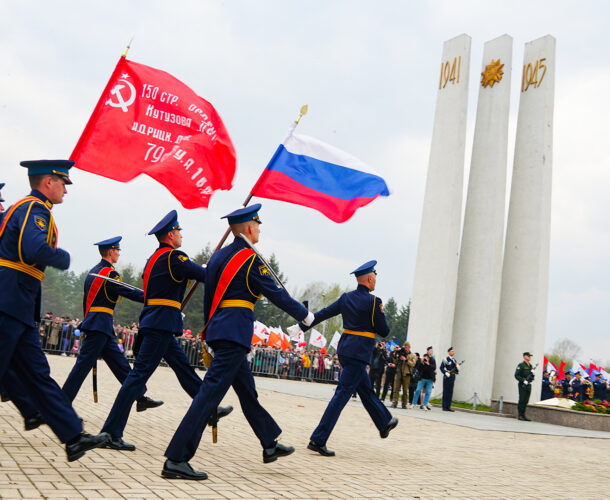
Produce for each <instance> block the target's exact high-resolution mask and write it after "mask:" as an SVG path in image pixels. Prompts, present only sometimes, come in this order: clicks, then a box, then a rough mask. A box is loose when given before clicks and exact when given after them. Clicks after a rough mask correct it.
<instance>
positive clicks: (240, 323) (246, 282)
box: [203, 238, 308, 349]
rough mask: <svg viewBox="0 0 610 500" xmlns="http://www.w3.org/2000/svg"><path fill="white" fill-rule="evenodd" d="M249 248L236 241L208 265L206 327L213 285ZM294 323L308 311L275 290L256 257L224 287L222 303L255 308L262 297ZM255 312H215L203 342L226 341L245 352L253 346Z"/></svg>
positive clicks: (241, 309) (236, 309)
mask: <svg viewBox="0 0 610 500" xmlns="http://www.w3.org/2000/svg"><path fill="white" fill-rule="evenodd" d="M244 248H249V247H248V246H247V244H246V242H245V241H244V240H242V239H241V238H235V240H234V241H233V243H231V244H230V245H227V246H226V247H224V248H222V249H220V250H218V251H217V252H216V253H214V255H212V258H211V259H210V262H209V263H208V267H207V277H206V281H205V292H204V299H203V311H204V312H203V314H204V321H205V322H206V323H207V321H208V318H209V314H210V308H211V306H212V300H213V299H214V293H215V292H216V285H217V283H218V279H219V278H220V275H221V274H222V271H223V269H224V268H225V266H226V265H227V263H228V262H229V261H230V260H231V258H232V257H233V256H234V255H235V254H236V253H237V252H239V251H240V250H242V249H244ZM263 295H264V296H265V297H267V299H269V300H270V301H271V302H272V303H273V304H275V305H276V306H277V307H279V308H280V309H282V310H283V311H285V312H287V313H288V314H290V316H292V317H293V318H295V319H297V320H303V319H305V318H306V317H307V314H308V313H307V309H306V308H305V307H304V306H303V305H302V304H300V303H299V302H298V301H296V300H294V299H293V298H292V297H291V296H290V295H289V294H288V292H286V291H285V290H284V289H283V288H278V287H277V285H276V284H275V282H274V281H273V279H272V278H271V276H270V275H269V272H268V270H267V268H266V266H265V265H264V263H263V262H262V261H261V260H260V259H259V258H258V257H257V256H255V255H253V256H252V257H251V258H250V259H248V260H247V261H246V263H245V264H244V265H243V266H242V267H241V268H240V270H239V271H238V272H237V274H236V275H235V277H234V278H233V280H232V281H231V283H230V285H229V286H228V287H227V290H226V291H225V294H224V295H223V300H243V301H246V302H249V303H251V304H254V303H255V302H256V301H257V300H258V299H260V298H261V297H262V296H263ZM253 324H254V312H253V311H252V309H250V308H247V307H226V308H219V309H216V311H215V312H214V315H213V317H212V320H211V321H210V323H209V325H208V327H207V330H206V341H208V342H213V341H214V340H229V341H231V342H235V343H237V344H240V345H242V346H244V347H246V348H248V349H250V347H251V345H252V333H253Z"/></svg>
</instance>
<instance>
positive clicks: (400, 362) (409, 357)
mask: <svg viewBox="0 0 610 500" xmlns="http://www.w3.org/2000/svg"><path fill="white" fill-rule="evenodd" d="M393 356H394V363H395V364H396V375H394V391H393V393H392V408H396V407H397V406H398V394H399V393H400V386H401V385H402V407H403V408H407V403H408V401H409V385H410V384H411V371H412V370H413V367H414V366H415V361H416V360H417V358H416V357H415V354H413V353H412V352H411V344H410V343H409V342H405V344H404V346H403V347H402V349H400V350H398V351H396V352H395V353H394V355H393Z"/></svg>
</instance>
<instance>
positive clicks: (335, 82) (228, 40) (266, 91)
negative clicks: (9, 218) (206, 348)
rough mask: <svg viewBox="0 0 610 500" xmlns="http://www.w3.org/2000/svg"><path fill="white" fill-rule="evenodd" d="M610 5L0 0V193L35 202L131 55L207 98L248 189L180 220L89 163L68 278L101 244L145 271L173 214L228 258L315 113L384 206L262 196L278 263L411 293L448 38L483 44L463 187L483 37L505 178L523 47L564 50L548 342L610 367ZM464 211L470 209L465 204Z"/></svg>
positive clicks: (73, 206) (169, 200) (66, 216)
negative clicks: (547, 45)
mask: <svg viewBox="0 0 610 500" xmlns="http://www.w3.org/2000/svg"><path fill="white" fill-rule="evenodd" d="M609 13H610V7H608V4H607V2H601V1H600V2H587V3H583V2H571V1H565V2H561V1H555V2H539V1H532V0H530V1H523V2H520V1H514V0H513V1H509V2H489V1H486V2H483V1H481V2H478V1H456V0H454V1H444V2H441V1H437V2H403V1H396V2H375V3H372V2H370V1H362V2H361V1H353V0H351V1H327V0H324V1H322V0H308V1H306V2H305V1H303V2H296V1H295V2H288V1H285V0H277V1H265V0H258V1H225V2H221V1H197V2H195V1H192V2H186V1H176V0H174V1H172V2H158V1H150V0H148V1H138V2H135V1H132V2H126V1H121V2H118V1H109V0H107V1H105V2H95V3H94V2H62V1H53V2H43V1H40V2H21V1H19V2H17V1H6V0H4V1H2V2H1V3H0V137H1V139H0V141H1V142H0V146H1V147H0V181H1V182H6V183H7V186H6V187H5V189H4V190H3V196H4V198H5V199H6V200H7V201H8V202H13V201H15V200H16V199H17V198H18V197H20V196H22V195H24V194H25V193H26V192H27V191H28V188H27V179H26V177H25V175H24V173H25V172H24V170H23V169H21V167H19V166H18V163H19V161H20V160H25V159H39V158H67V157H69V155H70V153H71V152H72V149H73V148H74V146H75V144H76V142H77V140H78V138H79V136H80V134H81V132H82V129H83V127H84V126H85V123H86V122H87V119H88V118H89V115H90V113H91V111H92V109H93V107H94V106H95V104H96V102H97V100H98V98H99V96H100V93H101V91H102V90H103V88H104V86H105V84H106V82H107V80H108V78H109V77H110V74H111V72H112V70H113V68H114V66H115V65H116V62H117V61H118V58H119V56H120V54H121V53H122V51H123V49H124V47H125V45H126V43H127V42H128V41H129V39H130V38H131V37H132V36H133V37H134V41H133V44H132V48H131V51H130V52H129V55H128V58H129V59H131V60H134V61H137V62H140V63H143V64H147V65H150V66H153V67H156V68H159V69H163V70H165V71H167V72H169V73H171V74H173V75H174V76H176V77H177V78H179V79H180V80H182V81H183V82H185V83H186V84H187V85H189V86H190V87H191V88H192V89H193V90H194V91H195V92H197V93H198V94H199V95H201V96H202V97H204V98H205V99H207V100H209V101H210V102H211V103H212V104H213V105H214V106H215V107H216V109H217V111H218V112H219V113H220V115H221V117H222V118H223V120H224V123H225V125H226V127H227V129H228V131H229V133H230V135H231V137H232V139H233V142H234V144H235V147H236V150H237V155H238V170H237V174H236V176H235V179H234V187H233V189H232V190H230V191H226V192H217V193H216V194H215V195H214V197H213V198H212V201H211V203H210V208H209V210H203V209H198V210H190V211H187V210H185V209H182V208H181V207H180V205H179V203H178V202H177V201H176V200H175V199H174V198H173V197H172V195H171V194H170V193H169V192H168V191H167V190H166V189H165V188H163V187H162V186H161V185H159V184H157V183H156V182H155V181H153V180H152V179H150V178H148V177H144V176H143V177H140V178H138V179H136V180H134V181H132V182H130V183H127V184H121V183H118V182H115V181H110V180H108V179H105V178H102V177H98V176H96V175H93V174H89V173H86V172H83V171H79V170H76V169H75V171H74V173H73V174H71V177H72V179H73V181H74V185H73V186H71V187H70V188H69V193H68V196H67V197H66V199H65V202H64V204H62V205H60V206H57V207H56V208H55V209H54V213H55V217H56V220H57V223H58V226H59V231H60V245H61V246H62V247H64V248H66V249H68V250H69V251H70V252H71V253H72V256H73V261H72V266H71V269H72V270H74V271H75V272H81V271H83V270H85V269H88V268H90V267H92V265H93V264H94V263H95V262H96V260H97V258H98V257H97V253H96V250H95V247H93V246H92V243H93V242H95V241H98V240H100V239H104V238H106V237H109V236H114V235H117V234H120V235H123V237H124V239H123V243H122V246H123V252H122V260H121V262H120V264H126V263H133V264H134V265H136V266H137V267H142V266H143V264H144V261H145V259H146V258H147V257H148V256H149V255H150V254H151V253H152V251H153V249H154V247H155V241H154V240H153V239H152V237H146V236H145V233H146V232H147V231H148V230H149V229H150V228H151V227H152V226H153V225H154V224H155V223H156V222H157V221H158V220H159V219H160V218H161V217H162V216H163V215H164V214H165V213H167V212H168V211H169V210H171V209H174V208H175V209H178V211H179V215H180V217H179V219H180V222H181V225H182V226H183V227H184V231H183V235H184V250H185V251H187V252H188V253H190V254H195V253H196V252H197V251H198V250H199V249H201V248H202V247H203V246H204V245H205V244H206V243H207V242H210V243H212V244H213V245H214V244H215V243H216V242H217V241H218V239H219V238H220V236H221V235H222V233H223V231H224V228H225V223H224V221H220V219H219V218H220V217H221V216H222V215H224V214H225V213H227V212H229V211H231V210H232V209H234V208H236V207H237V206H239V205H240V204H241V203H242V201H243V199H244V198H245V196H246V195H247V193H248V192H249V189H250V188H251V187H252V186H253V184H254V182H255V181H256V179H257V178H258V176H259V174H260V172H261V171H262V169H263V168H264V167H265V165H266V163H267V161H268V160H269V158H270V156H271V155H272V153H273V152H274V150H275V148H276V147H277V145H278V143H279V142H280V141H281V140H282V139H283V138H284V136H285V133H286V130H287V128H288V126H289V125H290V122H291V121H292V120H294V118H295V117H296V115H297V113H298V110H299V108H300V106H301V105H302V104H305V103H307V104H309V114H308V115H307V116H306V117H305V118H304V119H303V120H302V121H301V124H300V125H299V127H298V129H297V131H298V132H300V133H304V134H308V135H311V136H314V137H316V138H318V139H320V140H323V141H326V142H329V143H331V144H332V145H334V146H336V147H339V148H341V149H344V150H345V151H348V152H349V153H351V154H353V155H354V156H356V157H358V158H360V159H361V160H363V161H364V162H366V163H368V164H369V165H371V166H372V167H373V168H374V169H375V170H377V171H378V172H379V173H381V174H382V175H383V176H384V177H385V178H386V180H387V181H388V183H389V185H390V188H391V189H392V195H391V196H390V197H389V198H383V199H379V200H376V201H375V202H373V203H372V204H371V205H369V206H367V207H365V208H363V209H361V210H359V211H358V212H357V213H356V215H355V216H354V217H353V218H352V219H351V220H350V221H348V222H347V223H344V224H335V223H333V222H331V221H330V220H328V219H326V218H325V217H324V216H323V215H321V214H319V213H318V212H315V211H312V210H311V209H307V208H304V207H299V206H296V205H291V204H287V203H281V202H276V201H271V200H259V201H262V203H263V209H262V212H261V218H262V219H263V221H264V224H263V226H262V230H263V231H262V239H261V243H260V245H259V247H260V249H261V250H262V251H263V252H264V253H265V254H271V253H272V252H274V253H275V254H276V255H277V257H278V259H279V261H280V263H281V266H282V271H283V272H284V273H285V274H286V275H287V276H288V278H289V282H288V285H289V287H292V288H295V287H296V288H303V287H304V286H305V285H306V284H307V283H309V282H311V281H316V280H322V281H326V282H329V283H333V282H334V283H339V284H341V285H343V286H351V285H352V281H353V278H350V276H349V272H350V271H351V270H352V269H354V268H355V267H357V266H358V265H360V264H361V263H363V262H364V261H366V260H369V259H373V258H374V259H377V260H379V265H378V271H379V279H378V289H377V293H378V295H379V296H381V297H382V298H383V299H385V300H387V299H388V298H389V297H391V296H393V297H395V298H396V300H397V301H398V302H399V303H401V304H403V303H406V302H407V301H408V300H409V297H410V296H411V289H412V284H413V271H414V265H415V254H416V250H417V239H418V232H419V225H420V219H421V210H422V202H423V193H424V185H425V178H426V169H427V161H428V155H429V144H430V137H431V133H432V119H433V114H434V106H435V101H436V94H437V87H438V71H439V63H440V58H441V50H442V43H443V41H445V40H448V39H450V38H453V37H454V36H456V35H459V34H461V33H467V34H469V35H470V36H471V37H472V54H471V74H470V82H471V89H470V100H469V113H468V135H467V147H466V150H467V151H466V162H465V165H466V180H467V172H468V168H469V164H470V150H471V148H472V131H473V129H474V118H475V113H476V96H477V92H478V85H477V84H476V82H478V81H479V72H480V66H481V57H482V50H483V44H484V42H485V41H487V40H490V39H492V38H495V37H497V36H500V35H502V34H504V33H507V34H509V35H511V36H512V37H513V38H514V48H513V68H515V73H514V74H513V77H512V87H513V92H512V95H511V127H510V138H509V160H508V167H509V168H508V172H509V174H508V175H509V185H510V175H511V173H512V151H513V147H514V135H515V124H516V113H517V109H518V100H519V92H518V90H519V85H520V72H519V68H521V64H522V60H523V45H524V43H525V42H527V41H530V40H533V39H536V38H538V37H540V36H543V35H546V34H551V35H553V36H555V37H556V38H557V66H556V106H555V134H554V138H555V148H554V164H553V209H552V241H551V261H550V288H549V314H548V330H547V337H546V338H547V341H546V343H547V347H550V346H552V344H553V343H554V342H555V341H556V340H557V339H559V338H562V337H569V338H571V339H573V340H574V341H575V342H576V343H578V344H580V345H581V346H582V347H583V349H584V354H583V357H582V359H583V361H588V359H589V358H590V357H593V358H595V359H602V360H610V335H608V326H607V324H608V318H607V316H608V312H609V311H610V307H609V306H610V285H609V283H610V266H609V265H608V263H607V256H608V255H610V230H609V228H610V210H609V208H610V207H609V205H610V201H609V198H610V197H609V196H608V192H609V189H608V188H609V187H610V156H609V155H608V153H607V142H608V141H607V135H608V125H607V119H608V116H610V97H609V92H608V89H609V88H610V55H609V52H608V47H610V35H609V34H608V26H609V21H610V16H609ZM464 201H465V198H464Z"/></svg>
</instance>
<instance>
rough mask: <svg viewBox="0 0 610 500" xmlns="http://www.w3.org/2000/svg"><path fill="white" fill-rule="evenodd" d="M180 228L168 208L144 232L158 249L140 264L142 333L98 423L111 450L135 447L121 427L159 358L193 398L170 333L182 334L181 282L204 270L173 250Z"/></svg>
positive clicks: (192, 381)
mask: <svg viewBox="0 0 610 500" xmlns="http://www.w3.org/2000/svg"><path fill="white" fill-rule="evenodd" d="M181 230H182V228H181V227H180V224H178V214H177V213H176V211H175V210H172V211H171V212H170V213H168V214H167V215H166V216H165V217H163V219H161V221H159V223H158V224H157V225H156V226H155V227H153V228H152V229H151V230H150V231H149V233H148V234H149V235H150V234H154V235H155V236H156V238H157V240H158V241H159V248H157V250H156V251H155V253H154V254H153V255H152V256H151V257H150V258H149V259H148V262H146V266H145V267H144V308H143V309H142V313H141V314H140V329H139V332H138V335H142V336H143V339H142V344H141V345H140V350H139V352H138V355H137V358H136V361H135V363H134V365H133V370H131V371H130V372H129V374H128V375H127V378H126V379H125V382H123V386H122V387H121V390H120V391H119V393H118V394H117V397H116V400H115V401H114V404H113V405H112V409H111V410H110V414H109V415H108V418H107V419H106V423H105V424H104V427H103V431H104V432H108V433H109V434H110V436H111V437H112V441H111V444H110V447H112V448H114V449H117V450H126V451H133V450H135V449H136V447H135V445H133V444H130V443H126V442H125V441H123V439H122V437H123V431H124V429H125V426H126V425H127V419H128V418H129V412H130V410H131V406H132V405H133V402H134V401H135V400H136V399H138V398H139V397H141V396H142V395H143V394H144V391H145V390H146V382H147V381H148V379H149V378H150V376H151V375H152V374H153V373H154V371H155V370H156V369H157V366H159V363H160V362H161V359H162V358H165V361H167V364H168V365H169V366H170V368H171V369H172V370H174V373H175V374H176V376H177V377H178V381H179V382H180V385H181V386H182V388H183V389H184V390H185V391H186V392H187V393H188V394H189V396H191V397H192V398H194V397H195V396H196V395H197V393H198V392H199V387H200V385H201V379H200V378H199V377H198V376H197V374H196V373H195V370H194V369H193V367H192V366H191V365H190V363H189V361H188V359H187V357H186V354H185V353H184V351H183V350H182V349H181V348H180V346H179V345H178V342H177V341H176V337H175V336H177V335H178V336H179V335H182V330H183V326H184V325H183V322H182V313H181V311H180V309H181V305H182V299H183V298H184V292H185V291H186V285H187V281H188V280H197V281H204V280H205V275H206V272H205V268H204V267H202V266H200V265H198V264H195V263H194V262H193V261H192V260H190V259H189V257H188V255H186V254H185V253H184V252H182V251H180V250H178V248H180V247H181V246H182V235H181V234H180V231H181ZM232 410H233V408H232V407H230V406H229V407H227V408H219V412H218V416H219V417H224V416H225V415H228V414H229V413H230V412H231V411H232ZM206 423H207V421H206Z"/></svg>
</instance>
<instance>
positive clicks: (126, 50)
mask: <svg viewBox="0 0 610 500" xmlns="http://www.w3.org/2000/svg"><path fill="white" fill-rule="evenodd" d="M131 42H133V37H131V40H129V43H128V44H127V47H125V50H124V51H123V53H122V54H121V57H122V58H123V59H125V58H126V57H127V52H129V49H130V47H131Z"/></svg>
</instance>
